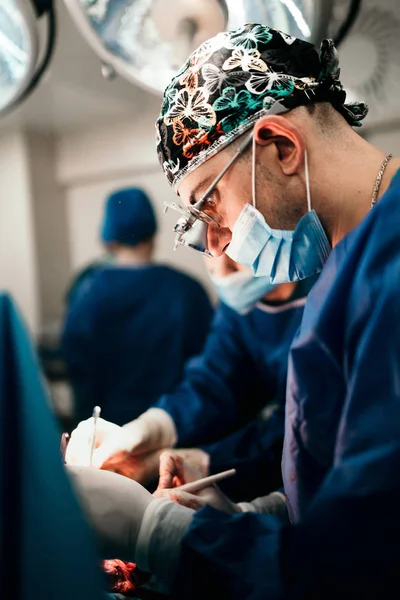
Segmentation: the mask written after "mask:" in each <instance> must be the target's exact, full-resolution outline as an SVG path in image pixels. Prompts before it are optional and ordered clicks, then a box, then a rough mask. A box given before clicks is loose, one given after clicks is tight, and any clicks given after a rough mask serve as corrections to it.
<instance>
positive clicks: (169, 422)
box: [67, 254, 315, 500]
mask: <svg viewBox="0 0 400 600" xmlns="http://www.w3.org/2000/svg"><path fill="white" fill-rule="evenodd" d="M205 262H206V264H207V266H208V269H209V271H210V276H211V279H212V281H213V283H214V285H215V288H216V291H217V294H218V296H219V298H220V299H221V301H222V302H221V306H220V308H219V310H218V311H217V312H216V314H215V318H214V321H213V325H212V327H211V331H210V334H209V336H208V338H207V342H206V345H205V348H204V352H203V354H201V355H200V356H198V357H196V358H194V359H192V360H191V361H190V362H189V363H188V365H187V367H186V370H185V376H184V379H183V381H182V382H181V383H180V384H179V385H178V386H177V387H176V388H175V389H174V390H173V391H171V392H170V393H169V394H166V395H164V396H163V397H162V398H161V399H160V400H159V401H158V402H157V403H156V404H155V406H154V407H153V408H151V409H150V410H148V411H147V412H146V413H144V414H143V415H141V417H140V418H139V419H137V420H136V421H133V422H131V423H128V424H126V425H124V427H123V429H122V430H121V429H120V428H116V427H115V425H114V424H112V423H109V422H107V421H105V420H101V421H99V422H98V424H97V431H98V435H99V436H100V437H101V445H100V446H99V448H98V449H97V450H95V452H94V455H93V464H94V465H95V466H98V467H102V466H103V468H107V469H109V470H114V471H116V472H119V473H123V474H126V475H127V476H130V477H133V478H134V479H136V480H137V481H139V482H141V483H148V481H149V480H151V478H152V477H154V478H156V477H157V475H158V465H159V462H158V456H159V454H160V451H161V450H162V449H164V448H168V447H170V446H173V445H174V444H175V445H176V446H178V447H180V448H183V450H182V455H183V456H185V457H186V458H190V460H192V461H195V463H196V464H197V466H198V467H199V468H200V470H201V472H202V473H203V474H204V475H208V474H209V473H215V472H219V471H223V470H226V469H230V468H236V470H237V476H236V477H234V478H232V479H230V480H228V481H227V482H226V483H225V484H224V485H223V489H224V490H225V491H226V492H228V493H229V494H230V496H231V497H234V498H236V499H238V500H244V499H252V498H253V497H255V496H257V495H262V494H266V493H268V492H270V491H272V490H274V489H275V488H276V487H279V486H280V485H281V483H282V477H281V455H282V443H283V431H284V403H285V390H286V375H287V360H288V352H289V347H290V344H291V342H292V339H293V336H294V334H295V332H296V330H297V328H298V326H299V324H300V320H301V316H302V313H303V308H304V304H305V298H306V294H307V292H308V291H309V289H310V288H311V286H312V284H313V283H314V281H315V278H310V279H308V280H304V281H301V282H297V283H287V284H282V285H280V286H274V285H272V284H271V283H270V280H269V278H268V277H253V276H252V274H251V270H250V269H249V268H248V267H242V266H240V265H238V264H237V263H235V262H234V261H232V259H230V258H229V257H228V256H227V255H226V254H224V255H222V256H221V257H219V258H217V259H211V258H206V259H205ZM260 411H261V412H262V413H263V414H262V415H261V416H259V413H260ZM92 430H93V423H92V420H91V419H87V420H85V421H84V422H82V423H81V424H80V425H79V426H78V428H77V429H76V430H75V431H74V432H73V433H72V436H71V440H70V443H69V447H68V452H67V462H68V463H69V464H78V465H79V464H85V463H86V462H87V457H88V455H89V453H90V440H91V434H92ZM139 441H140V443H138V442H139ZM199 445H200V446H201V449H196V448H193V449H190V448H188V446H199ZM185 447H186V448H185ZM155 455H156V456H155Z"/></svg>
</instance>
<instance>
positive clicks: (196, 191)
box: [189, 175, 215, 205]
mask: <svg viewBox="0 0 400 600" xmlns="http://www.w3.org/2000/svg"><path fill="white" fill-rule="evenodd" d="M213 181H215V175H209V176H208V177H206V178H205V179H203V180H202V181H200V183H199V184H198V185H196V187H195V188H194V189H193V190H192V192H191V194H190V196H189V203H190V204H192V205H193V204H196V202H198V201H199V200H200V198H201V196H202V194H201V193H200V190H202V193H203V194H204V192H206V191H207V189H208V188H209V187H210V185H211V184H212V182H213ZM197 196H199V197H198V198H197Z"/></svg>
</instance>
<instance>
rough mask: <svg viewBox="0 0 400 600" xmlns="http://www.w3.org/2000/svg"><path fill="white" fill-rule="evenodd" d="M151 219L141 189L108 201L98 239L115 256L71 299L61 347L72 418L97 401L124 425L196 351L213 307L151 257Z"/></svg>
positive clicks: (193, 285) (172, 381)
mask: <svg viewBox="0 0 400 600" xmlns="http://www.w3.org/2000/svg"><path fill="white" fill-rule="evenodd" d="M156 230H157V225H156V219H155V215H154V211H153V207H152V205H151V202H150V199H149V197H148V196H147V194H146V193H145V192H144V191H143V190H142V189H139V188H126V189H120V190H117V191H115V192H113V193H112V194H111V195H110V196H109V198H108V199H107V202H106V207H105V214H104V220H103V226H102V241H103V244H104V245H105V247H106V250H107V252H108V253H109V254H112V256H113V261H112V262H110V263H108V264H105V265H104V266H103V267H102V268H100V267H98V268H97V269H96V270H95V272H94V273H92V274H91V276H90V278H89V279H87V280H86V282H85V284H84V286H83V287H84V289H83V287H82V286H81V289H80V290H79V291H78V292H76V293H75V295H74V298H73V299H72V301H71V304H70V307H69V310H68V313H67V316H66V320H65V326H64V331H63V340H62V347H63V353H64V356H65V359H66V362H67V365H68V368H69V374H70V377H71V380H72V384H73V388H74V392H75V419H76V421H77V422H79V421H80V420H82V419H83V418H87V417H88V415H90V414H91V412H92V410H93V407H94V406H95V405H99V406H100V407H101V409H102V414H103V415H104V416H105V417H107V418H108V419H110V420H111V421H112V422H114V423H117V424H120V425H123V424H124V423H126V422H128V421H130V420H132V419H134V418H135V417H137V416H139V415H140V414H141V413H142V412H143V411H144V410H146V408H148V407H149V406H151V405H152V404H153V403H154V402H155V401H156V400H157V399H158V398H159V397H160V396H161V395H162V394H163V393H165V392H167V391H169V390H171V389H172V388H173V387H174V386H175V385H176V384H177V383H178V382H179V381H180V379H181V377H182V372H183V367H184V364H185V362H186V360H187V359H188V358H189V357H191V356H193V355H195V354H198V353H199V352H200V351H201V350H202V348H203V344H204V341H205V339H206V336H207V332H208V328H209V325H210V321H211V318H212V314H213V310H212V307H211V304H210V300H209V298H208V296H207V294H206V292H205V291H204V289H203V288H202V287H201V286H200V284H199V283H197V281H195V280H194V279H192V278H190V277H188V276H187V275H184V274H183V273H180V272H178V271H176V270H175V269H171V268H170V267H167V266H164V265H157V264H154V263H153V262H152V255H153V249H154V238H155V234H156Z"/></svg>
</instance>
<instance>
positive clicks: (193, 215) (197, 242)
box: [164, 130, 253, 256]
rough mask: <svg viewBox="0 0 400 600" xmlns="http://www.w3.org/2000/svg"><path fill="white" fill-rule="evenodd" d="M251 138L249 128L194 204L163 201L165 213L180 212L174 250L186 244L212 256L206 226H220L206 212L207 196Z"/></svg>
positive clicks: (249, 142) (251, 133)
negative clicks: (171, 210)
mask: <svg viewBox="0 0 400 600" xmlns="http://www.w3.org/2000/svg"><path fill="white" fill-rule="evenodd" d="M252 139H253V130H251V132H250V133H249V134H248V135H247V136H246V137H245V139H244V140H243V142H242V143H241V144H240V146H239V147H238V149H237V150H236V152H235V154H234V155H233V156H232V158H231V160H230V161H229V162H228V164H227V165H226V167H224V168H223V170H222V171H221V173H220V174H219V175H218V176H217V177H216V178H215V179H214V181H213V182H212V183H211V185H210V186H209V187H208V188H207V190H206V191H205V192H204V194H203V195H202V197H201V198H200V199H199V200H198V201H197V202H196V203H195V204H193V205H191V206H188V207H187V208H185V207H183V206H180V205H179V204H176V203H175V202H173V203H172V204H168V203H167V202H164V207H165V208H164V212H165V213H166V212H168V210H169V209H170V208H172V209H173V210H176V211H178V212H180V213H181V214H182V216H181V217H180V218H179V219H178V221H177V223H176V225H175V227H174V232H175V245H174V250H176V249H177V248H178V247H179V246H186V247H188V248H191V249H192V250H196V251H197V252H200V253H201V254H204V255H205V256H212V254H211V253H210V252H209V250H208V235H207V234H208V227H209V225H212V226H214V227H220V224H219V223H218V221H217V220H216V219H215V218H214V217H212V216H211V215H210V214H208V213H207V212H206V207H207V203H208V202H209V197H210V195H211V194H212V193H213V191H214V190H215V188H216V187H217V185H218V183H219V182H220V181H221V179H222V178H223V176H224V175H225V173H226V172H227V171H228V169H230V167H231V166H232V165H233V163H234V162H235V161H236V160H237V159H238V158H239V156H240V155H241V154H243V152H244V151H245V150H246V148H247V147H248V146H249V145H250V144H251V142H252Z"/></svg>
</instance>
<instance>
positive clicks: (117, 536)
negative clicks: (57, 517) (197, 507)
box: [66, 467, 193, 583]
mask: <svg viewBox="0 0 400 600" xmlns="http://www.w3.org/2000/svg"><path fill="white" fill-rule="evenodd" d="M66 469H67V473H68V474H69V476H70V478H71V481H72V485H73V487H74V488H75V490H76V493H77V496H78V498H79V499H80V501H81V504H82V508H83V510H84V512H85V513H86V516H87V519H88V521H89V523H90V524H91V526H92V528H93V530H94V532H95V534H96V537H97V540H98V545H99V551H100V558H102V559H111V558H115V557H116V556H118V558H119V559H121V560H124V561H129V562H134V563H136V564H137V566H138V568H139V569H141V570H142V571H145V572H148V573H152V574H154V575H156V576H157V577H158V578H159V579H160V580H161V581H164V582H166V583H170V582H171V581H172V579H173V577H174V575H175V572H176V569H177V565H178V562H179V554H180V546H181V541H182V538H183V536H184V535H185V533H186V531H187V529H188V527H189V525H190V523H191V520H192V516H193V513H192V511H190V510H188V509H187V508H184V507H182V506H177V505H176V504H173V503H172V502H168V501H167V500H158V499H155V498H154V497H153V496H152V495H151V494H150V493H149V492H148V491H147V490H145V489H144V488H143V487H142V486H141V485H140V484H138V483H136V482H135V481H131V480H130V479H127V478H126V477H121V476H120V475H117V474H116V473H110V472H108V471H100V470H98V469H91V468H90V467H66Z"/></svg>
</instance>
